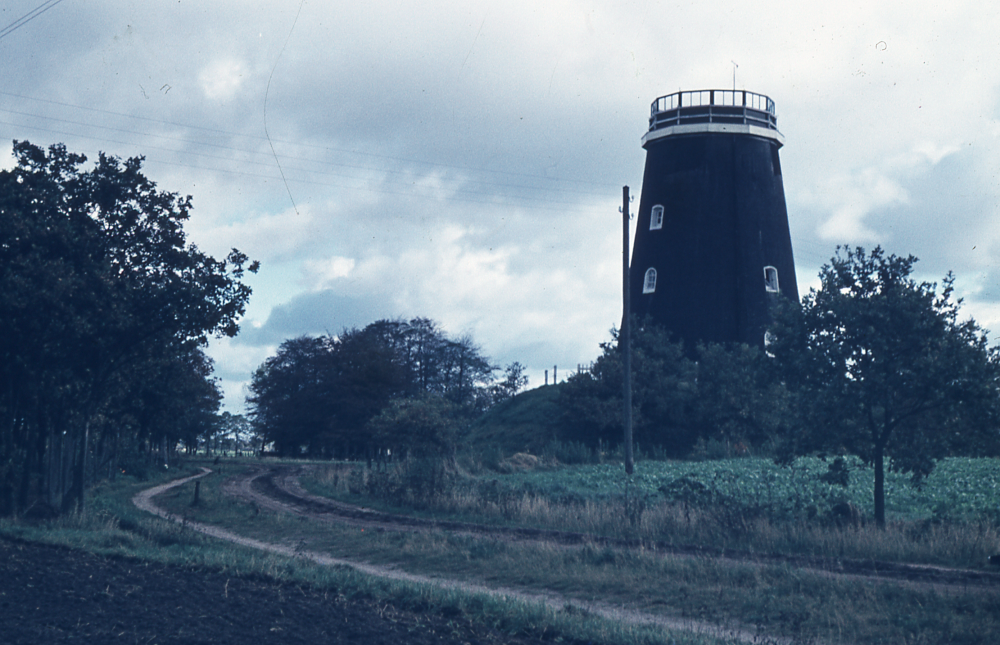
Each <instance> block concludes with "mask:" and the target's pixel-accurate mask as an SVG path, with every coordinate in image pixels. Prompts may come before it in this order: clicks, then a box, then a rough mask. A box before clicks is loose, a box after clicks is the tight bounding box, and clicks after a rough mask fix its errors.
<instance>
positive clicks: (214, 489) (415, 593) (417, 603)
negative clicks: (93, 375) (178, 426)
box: [0, 466, 725, 645]
mask: <svg viewBox="0 0 1000 645" xmlns="http://www.w3.org/2000/svg"><path fill="white" fill-rule="evenodd" d="M227 468H229V467H228V466H227ZM195 472H197V470H196V469H193V468H190V467H188V468H181V469H177V470H172V471H170V472H156V473H153V475H152V477H151V478H150V479H149V480H148V481H137V480H135V479H132V478H128V477H123V478H120V479H119V480H118V481H116V482H114V483H105V484H102V485H100V486H98V487H96V488H95V489H93V490H92V491H91V495H90V497H89V499H88V503H87V506H86V508H85V510H84V511H83V512H80V513H73V514H70V515H66V516H63V517H60V518H58V519H55V520H49V521H45V522H36V523H31V522H22V521H17V520H0V536H3V537H6V538H11V539H18V540H24V541H30V542H40V543H45V544H55V545H61V546H66V547H69V548H73V549H81V550H86V551H90V552H93V553H98V554H102V555H110V556H117V557H125V558H133V559H138V560H145V561H155V562H161V563H166V564H173V565H178V566H182V567H187V568H189V569H192V571H193V572H195V573H196V572H197V571H199V570H206V569H208V570H214V571H223V572H226V573H228V574H229V575H233V576H263V577H266V578H269V579H273V580H276V581H290V582H294V583H297V584H305V585H310V586H312V587H315V588H318V589H321V590H329V591H331V592H333V593H334V594H336V595H340V596H345V597H347V598H349V599H359V600H365V601H370V600H373V601H376V602H379V603H391V604H392V605H393V606H395V607H397V608H399V609H403V610H409V611H416V612H434V613H437V614H441V615H444V616H448V617H457V618H464V619H466V620H469V621H471V622H473V623H475V624H478V625H482V626H485V627H488V628H491V629H495V630H499V631H501V632H503V633H507V634H511V635H519V636H528V637H538V638H542V637H543V636H544V637H545V638H546V639H548V640H554V641H556V642H558V641H559V640H570V641H580V642H600V643H608V644H609V645H638V644H643V645H645V644H650V645H652V644H656V643H687V644H690V645H710V644H713V643H722V642H725V641H724V640H723V639H715V638H711V637H702V636H692V635H687V634H684V633H679V634H665V633H664V632H663V630H660V629H656V628H652V627H648V626H641V625H640V626H631V625H625V624H621V623H618V622H614V621H609V620H606V619H603V618H600V617H598V616H591V615H587V614H586V613H585V612H583V613H581V612H580V611H577V610H573V609H567V610H561V611H560V610H553V609H551V608H549V607H547V606H544V605H542V604H540V603H536V602H525V601H519V600H517V599H512V598H502V597H495V596H492V595H487V594H481V593H479V594H477V593H466V592H460V591H455V590H447V589H442V588H439V587H437V586H435V585H428V584H418V583H412V582H401V581H396V580H387V579H383V578H378V577H373V576H369V575H364V574H362V573H359V572H357V571H356V570H354V569H352V568H349V567H324V566H319V565H315V564H312V563H310V562H309V561H306V560H303V559H299V558H287V557H283V556H279V555H272V554H268V553H262V552H259V551H255V550H252V549H248V548H244V547H241V546H238V545H233V544H231V543H228V542H223V541H219V540H215V539H212V538H208V537H205V536H203V535H202V534H200V533H197V532H195V531H192V530H190V529H188V528H185V527H183V526H181V525H178V524H175V523H172V522H167V521H164V520H160V519H158V518H154V517H150V516H149V515H147V514H145V513H143V512H140V511H138V510H137V509H136V508H135V507H134V506H133V505H132V503H131V498H132V497H133V495H135V493H137V492H139V491H140V490H143V489H145V488H148V487H150V486H153V485H155V484H157V483H160V482H163V481H167V480H169V479H173V478H177V477H179V476H184V475H188V474H194V473H195ZM222 479H223V477H222V476H219V475H214V476H210V477H209V478H207V479H202V482H203V483H202V486H201V494H200V503H199V505H198V506H197V507H192V506H191V502H192V501H193V489H194V483H193V482H192V483H190V484H188V485H186V486H184V487H181V488H180V489H174V490H172V491H170V492H168V493H165V494H164V495H163V496H162V497H161V498H157V501H158V502H159V503H161V504H164V505H166V506H168V507H170V508H171V509H172V510H173V511H174V512H177V513H180V514H184V515H185V516H187V517H188V518H189V519H192V520H193V519H198V520H206V521H211V522H212V523H213V524H217V525H221V526H227V527H229V528H233V529H235V530H238V531H240V532H241V533H244V534H247V535H253V536H256V537H258V538H260V539H265V540H276V536H285V538H286V540H285V541H286V542H291V541H294V540H299V539H302V538H301V537H300V535H301V531H302V530H304V529H305V527H306V523H305V522H301V521H299V520H296V519H293V518H290V517H289V516H283V515H276V514H272V513H269V512H267V511H258V510H257V509H255V508H253V507H251V506H246V505H243V504H237V503H233V502H232V501H231V500H230V499H229V498H227V497H225V496H223V495H222V494H221V491H220V490H219V487H218V486H219V483H220V482H221V481H222ZM317 533H318V534H319V536H317V542H320V541H321V539H320V537H322V534H324V533H328V531H326V530H323V529H321V530H319V531H317ZM350 537H351V538H353V539H348V536H341V537H340V538H337V537H336V535H333V536H331V535H327V536H326V538H325V539H326V540H328V541H329V542H330V545H331V546H333V547H335V548H340V549H341V550H343V549H345V548H348V547H350V546H351V545H352V544H353V545H356V546H359V547H363V546H364V544H365V541H366V540H367V539H368V538H371V537H374V534H373V533H369V534H368V536H367V537H360V536H359V535H354V536H350ZM382 537H384V536H382ZM437 539H442V538H441V537H440V536H439V537H438V538H437ZM445 543H446V542H445ZM386 544H390V545H391V542H388V543H386ZM359 552H362V553H368V554H374V553H375V552H376V550H373V549H371V548H369V549H367V550H366V549H364V548H361V549H360V550H359ZM346 554H347V552H342V555H346ZM355 555H356V554H355Z"/></svg>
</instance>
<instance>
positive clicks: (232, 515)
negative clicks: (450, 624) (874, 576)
mask: <svg viewBox="0 0 1000 645" xmlns="http://www.w3.org/2000/svg"><path fill="white" fill-rule="evenodd" d="M213 479H214V481H213ZM220 479H221V478H212V479H210V480H207V481H205V483H204V484H203V486H202V491H203V496H205V497H203V499H204V500H206V501H205V504H204V507H199V508H198V509H192V510H191V513H192V515H191V517H192V518H193V519H200V520H209V519H211V520H212V521H213V523H221V524H224V525H227V526H230V527H231V528H233V529H234V530H237V531H238V532H240V533H247V534H252V535H255V536H257V537H260V538H262V539H266V538H267V536H275V535H281V536H282V538H283V540H284V541H285V542H286V543H289V544H296V543H297V544H301V545H303V548H306V549H309V550H317V551H323V552H328V553H330V554H331V555H334V556H349V557H354V558H360V559H363V560H365V561H368V562H373V563H386V564H390V563H391V564H393V565H395V566H397V567H401V568H403V569H405V570H406V571H408V572H412V573H417V574H435V575H442V576H454V577H462V578H469V579H472V580H478V581H482V582H485V583H488V584H491V585H497V586H503V587H512V588H519V589H524V590H527V591H533V592H541V591H544V590H554V591H557V592H560V593H563V594H565V595H567V596H569V597H572V598H576V599H579V600H583V601H587V600H592V599H600V600H601V601H603V602H606V603H609V604H613V605H621V606H624V607H626V608H631V609H635V610H640V611H646V612H651V613H654V614H659V615H664V616H669V617H680V618H690V619H696V620H702V621H707V622H711V623H713V624H718V625H740V626H742V627H743V628H744V629H750V630H751V631H754V630H760V633H761V634H762V635H782V636H786V637H792V638H794V639H796V640H797V641H799V642H811V641H820V642H852V643H891V642H899V643H920V642H926V643H947V642H969V643H975V642H990V641H991V635H995V634H997V633H1000V596H998V595H997V594H993V593H986V594H984V593H982V591H981V590H979V591H978V592H977V591H970V592H955V593H951V592H949V593H939V592H937V591H934V590H931V589H921V588H909V587H906V586H904V585H899V584H896V583H892V582H885V581H882V582H859V581H858V580H856V579H849V578H837V577H831V576H828V575H824V574H819V573H815V572H808V571H803V570H801V569H795V568H793V567H790V566H788V565H781V564H778V565H767V566H765V565H755V564H740V563H734V562H731V561H722V560H719V559H716V558H690V557H674V556H669V555H664V554H662V553H658V552H656V551H654V550H621V549H613V548H606V547H600V546H595V545H584V546H581V547H559V546H553V545H549V544H538V543H528V542H506V541H501V540H496V539H482V538H473V537H467V536H460V535H453V534H446V533H443V532H431V533H409V532H393V531H385V532H377V531H374V532H373V531H371V530H368V531H363V530H361V529H359V528H357V527H349V526H344V525H340V524H324V525H319V526H317V525H316V524H314V523H310V522H304V521H302V520H300V519H297V518H294V517H293V516H289V515H272V514H270V513H267V512H265V511H261V512H260V513H256V514H255V513H254V511H253V510H252V509H249V508H246V507H242V506H241V505H239V504H235V503H234V502H232V500H230V499H229V498H225V497H223V496H221V494H220V492H219V491H218V488H217V487H218V485H219V481H220ZM185 488H186V489H179V490H177V491H176V492H175V493H174V494H173V496H172V497H165V498H164V499H163V503H164V504H165V505H168V506H171V507H173V508H174V510H175V511H180V510H183V509H185V508H189V507H188V506H187V505H188V504H189V501H190V499H191V497H192V495H193V491H192V490H191V489H190V485H189V486H188V487H185Z"/></svg>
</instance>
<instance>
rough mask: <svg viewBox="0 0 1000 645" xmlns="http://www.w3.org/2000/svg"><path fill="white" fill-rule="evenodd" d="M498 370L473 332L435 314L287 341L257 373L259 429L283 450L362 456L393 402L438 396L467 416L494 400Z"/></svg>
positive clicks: (373, 444) (254, 409)
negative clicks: (447, 325)
mask: <svg viewBox="0 0 1000 645" xmlns="http://www.w3.org/2000/svg"><path fill="white" fill-rule="evenodd" d="M495 369H496V368H494V367H493V366H492V365H491V364H490V362H489V360H488V359H486V358H485V357H483V356H482V354H481V352H480V350H479V348H478V347H477V346H476V345H475V343H474V342H473V341H472V339H471V338H469V337H467V336H465V337H461V338H459V339H457V340H452V339H450V338H448V337H447V336H446V335H445V334H444V333H443V332H442V331H441V330H440V329H439V328H438V326H437V324H436V323H434V322H433V321H431V320H428V319H427V318H414V319H412V320H410V321H404V320H379V321H376V322H374V323H372V324H370V325H368V326H366V327H364V328H363V329H357V328H352V329H345V330H343V331H342V332H341V333H340V334H339V335H338V336H335V337H334V336H324V337H320V338H312V337H308V336H303V337H301V338H296V339H292V340H288V341H285V342H284V343H282V345H281V347H280V348H279V349H278V353H277V355H276V356H273V357H271V358H268V359H267V360H266V361H265V362H264V364H263V365H261V367H260V368H259V369H258V370H257V371H256V372H255V373H254V377H253V381H252V383H251V386H250V390H251V396H250V397H249V398H248V399H247V401H248V403H249V404H250V407H251V416H252V418H253V421H254V423H255V425H256V426H257V428H258V430H259V431H260V432H262V433H263V434H264V435H265V437H266V438H267V440H268V441H273V442H274V443H275V447H276V448H277V449H278V450H279V451H280V452H282V453H283V454H293V453H294V452H295V451H296V450H298V449H300V447H303V446H304V447H306V449H307V450H308V451H309V452H310V453H311V454H324V453H329V452H331V451H334V450H337V449H339V448H340V447H343V449H344V450H343V452H342V453H341V454H345V455H358V454H359V453H365V452H369V453H370V452H371V451H372V450H375V449H377V448H384V447H386V446H381V445H377V442H378V440H379V439H378V437H377V436H375V435H373V433H372V432H371V428H370V426H369V425H368V423H369V421H370V420H371V419H372V418H373V417H375V416H377V415H378V414H380V413H381V412H382V411H383V410H384V409H385V408H386V407H387V406H388V405H389V404H390V402H392V401H396V400H403V399H411V398H418V397H421V396H431V395H433V396H437V397H441V398H443V399H445V400H447V401H448V402H449V403H450V404H451V405H452V406H454V408H455V411H456V413H457V414H462V415H465V416H468V415H471V414H473V413H475V412H478V411H481V410H482V409H483V408H484V407H486V406H487V405H488V404H489V396H488V393H489V388H490V386H491V385H492V382H493V379H492V374H493V371H494V370H495Z"/></svg>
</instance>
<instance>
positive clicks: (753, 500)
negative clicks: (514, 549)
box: [496, 457, 1000, 521]
mask: <svg viewBox="0 0 1000 645" xmlns="http://www.w3.org/2000/svg"><path fill="white" fill-rule="evenodd" d="M831 463H832V461H829V460H826V461H824V460H821V459H819V458H815V457H803V458H799V459H796V460H795V461H794V462H793V463H792V464H790V465H788V466H780V465H777V464H775V463H774V462H773V461H771V460H769V459H764V458H752V457H748V458H738V459H725V460H718V461H704V462H666V461H644V462H639V463H637V464H636V468H635V474H634V475H633V476H632V477H631V478H627V477H626V476H625V474H624V469H623V467H622V466H621V465H620V464H599V465H580V466H566V467H561V468H559V469H557V470H535V471H528V472H516V473H510V474H505V475H497V476H496V480H497V481H498V483H499V484H500V485H502V486H504V487H506V488H509V489H513V490H523V491H525V492H530V493H531V494H533V495H539V496H542V497H547V498H551V499H554V500H558V501H563V502H572V501H580V502H585V501H603V500H608V499H614V498H617V497H624V496H625V495H626V494H628V495H634V496H637V497H639V498H643V499H646V500H647V501H654V500H664V501H674V502H685V503H688V504H690V505H691V506H695V507H698V506H708V505H713V504H719V503H725V504H736V505H739V506H743V507H748V508H756V509H763V510H764V511H766V514H767V515H769V516H772V517H773V518H775V519H781V518H787V519H793V518H795V517H799V516H802V515H811V514H821V513H824V512H828V511H829V510H830V508H832V507H833V506H835V505H838V504H841V505H842V504H845V503H846V504H850V505H852V506H853V507H855V508H857V509H858V511H859V512H860V513H862V514H870V513H871V512H872V506H873V501H872V499H873V492H872V491H873V486H874V474H873V470H872V468H871V467H870V466H866V465H865V464H863V463H861V461H860V460H858V459H856V458H846V459H845V460H844V463H845V465H846V466H847V485H846V486H841V485H839V484H837V483H833V482H831V481H828V480H829V479H830V478H829V477H827V478H826V479H824V475H827V473H829V471H830V464H831ZM887 466H888V463H887ZM887 471H888V472H887V473H886V484H885V487H886V511H887V514H888V516H889V518H890V519H897V520H909V521H913V520H928V519H940V520H969V519H978V518H983V517H986V518H990V519H998V518H1000V460H997V459H970V458H950V459H945V460H943V461H941V462H940V463H939V464H938V466H937V468H935V469H934V471H933V472H932V473H931V474H930V476H929V477H927V478H926V479H924V480H923V481H922V482H919V483H915V482H913V481H912V479H911V478H910V477H909V476H908V475H906V474H903V473H896V472H891V470H889V469H888V468H887Z"/></svg>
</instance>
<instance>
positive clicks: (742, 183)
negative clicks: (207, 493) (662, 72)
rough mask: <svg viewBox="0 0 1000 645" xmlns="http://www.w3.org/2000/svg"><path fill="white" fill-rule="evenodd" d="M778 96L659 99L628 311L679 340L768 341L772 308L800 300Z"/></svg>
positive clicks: (715, 93)
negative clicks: (780, 155) (783, 173)
mask: <svg viewBox="0 0 1000 645" xmlns="http://www.w3.org/2000/svg"><path fill="white" fill-rule="evenodd" d="M783 144H784V137H783V136H782V135H781V133H780V132H778V126H777V118H776V117H775V110H774V101H772V100H771V99H770V98H768V97H766V96H764V95H762V94H754V93H753V92H747V91H737V90H697V91H691V92H677V93H676V94H670V95H668V96H661V97H660V98H658V99H656V100H655V101H653V104H652V107H651V109H650V118H649V131H648V132H647V133H646V134H645V135H644V136H643V138H642V147H643V148H645V149H646V169H645V172H644V174H643V180H642V197H641V198H640V200H639V213H638V222H637V224H636V226H637V228H636V233H635V243H634V245H633V247H632V260H631V265H630V269H629V272H630V281H631V287H630V297H631V302H632V304H631V308H632V313H633V314H635V315H639V316H643V315H649V316H651V317H652V319H653V320H654V321H655V322H658V323H660V324H662V325H664V326H665V327H666V328H667V329H669V330H670V331H671V332H673V334H674V337H675V339H676V340H682V341H684V346H685V351H686V352H688V353H689V354H693V352H694V349H695V346H696V345H697V343H698V342H700V341H702V342H743V343H747V344H750V345H763V343H764V332H765V329H766V326H767V324H768V321H769V319H770V318H769V308H770V306H771V305H772V303H774V302H775V300H776V299H777V298H779V297H786V298H791V299H793V300H795V301H797V300H798V287H797V285H796V283H795V264H794V261H793V259H792V242H791V237H790V236H789V232H788V213H787V210H786V208H785V193H784V186H783V184H782V180H781V163H780V161H779V159H778V149H779V148H780V147H781V146H782V145H783Z"/></svg>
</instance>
